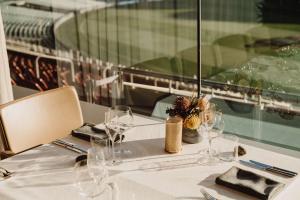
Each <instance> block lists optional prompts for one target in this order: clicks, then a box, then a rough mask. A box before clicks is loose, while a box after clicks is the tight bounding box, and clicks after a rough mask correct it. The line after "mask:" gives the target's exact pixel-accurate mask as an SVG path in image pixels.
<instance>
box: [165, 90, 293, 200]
mask: <svg viewBox="0 0 300 200" xmlns="http://www.w3.org/2000/svg"><path fill="white" fill-rule="evenodd" d="M167 113H168V114H169V118H168V119H167V121H166V144H165V150H166V151H167V152H169V153H180V152H181V151H182V149H183V148H185V147H186V146H182V142H181V140H182V141H184V142H185V143H189V144H193V145H197V144H199V145H202V146H203V145H204V146H206V148H204V149H203V150H202V151H200V152H199V154H198V155H197V160H194V161H193V162H194V163H198V165H199V166H204V167H205V166H207V167H211V168H216V169H217V168H220V171H219V172H220V173H218V174H211V176H209V177H208V182H206V181H204V180H205V179H206V178H205V179H204V180H203V181H204V182H203V183H205V184H204V185H205V186H201V185H202V184H201V182H200V186H201V193H202V195H203V197H204V198H205V199H207V200H217V199H223V198H224V199H227V197H230V196H235V197H237V196H239V192H241V193H243V194H244V195H242V196H245V197H243V198H242V197H241V198H242V199H253V198H254V199H273V198H274V197H275V196H276V195H277V194H278V193H280V192H281V191H282V190H283V189H284V188H285V186H286V185H285V183H281V182H280V181H276V180H282V179H291V178H294V177H295V176H297V173H296V172H293V171H290V170H286V169H282V168H279V167H276V166H271V165H269V164H266V163H263V162H259V161H256V160H254V159H257V158H256V157H257V156H255V157H253V158H252V157H250V156H253V155H248V152H247V151H248V149H247V148H245V146H247V145H242V144H240V143H239V137H238V136H237V135H233V134H228V133H223V132H224V129H225V120H224V117H223V113H222V111H221V110H218V108H217V105H215V104H213V103H211V102H210V96H203V97H200V98H196V97H190V98H189V97H177V98H176V100H175V102H174V106H173V107H172V108H169V109H168V110H167ZM246 158H252V160H251V159H250V160H246ZM187 164H191V163H187ZM222 166H224V167H222ZM260 171H263V172H268V173H269V174H268V173H260ZM261 174H263V175H261ZM274 177H275V180H274V179H273V178H274ZM205 187H212V188H213V190H217V191H221V192H220V194H223V195H225V196H223V195H221V196H222V197H220V195H218V194H216V193H215V192H214V195H211V194H210V193H209V192H207V190H206V189H205ZM222 191H226V192H225V193H224V192H222ZM231 191H232V192H231ZM214 196H215V197H214ZM226 196H227V197H226Z"/></svg>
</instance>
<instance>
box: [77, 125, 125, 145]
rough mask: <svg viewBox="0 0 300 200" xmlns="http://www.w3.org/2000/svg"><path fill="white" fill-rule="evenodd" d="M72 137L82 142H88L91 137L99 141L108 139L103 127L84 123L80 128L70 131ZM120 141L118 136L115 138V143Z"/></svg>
mask: <svg viewBox="0 0 300 200" xmlns="http://www.w3.org/2000/svg"><path fill="white" fill-rule="evenodd" d="M71 134H72V136H74V137H77V138H79V139H82V140H86V141H90V138H91V137H98V138H100V139H103V140H105V139H108V136H107V134H106V132H105V127H104V126H99V125H97V126H95V125H94V124H89V123H85V124H84V125H83V126H81V127H80V128H77V129H75V130H73V131H72V133H71ZM124 137H125V136H124V135H122V140H124ZM119 140H120V134H118V135H117V136H116V139H115V142H117V141H119Z"/></svg>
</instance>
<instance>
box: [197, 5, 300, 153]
mask: <svg viewBox="0 0 300 200" xmlns="http://www.w3.org/2000/svg"><path fill="white" fill-rule="evenodd" d="M299 8H300V4H299V3H298V2H297V1H277V0H250V1H242V0H227V1H222V0H202V2H201V18H202V20H201V51H202V62H201V66H202V70H201V71H202V74H201V79H202V88H201V90H202V91H203V92H204V93H210V94H213V95H214V97H215V98H214V99H215V101H217V102H218V104H219V105H222V109H223V110H224V111H225V113H226V131H228V132H232V133H236V134H239V135H241V136H243V137H247V138H254V139H257V140H260V141H263V142H268V143H271V144H275V145H279V146H284V147H287V148H291V149H298V150H299V148H300V143H299V141H300V135H299V127H300V123H299V119H300V118H299V114H300V112H299V111H300V110H299V96H300V82H299V78H298V77H299V76H300V59H299V58H300V57H299V55H300V48H299V41H300V40H299V39H300V37H299V36H300V26H299V19H300V18H299V14H298V9H299Z"/></svg>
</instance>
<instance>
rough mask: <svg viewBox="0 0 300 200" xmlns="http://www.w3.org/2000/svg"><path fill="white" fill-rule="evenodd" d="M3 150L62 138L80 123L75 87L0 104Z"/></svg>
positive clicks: (80, 115)
mask: <svg viewBox="0 0 300 200" xmlns="http://www.w3.org/2000/svg"><path fill="white" fill-rule="evenodd" d="M0 114H1V129H2V132H3V133H2V134H3V135H2V140H4V141H2V142H4V147H5V150H9V151H10V152H11V153H13V154H15V153H19V152H21V151H24V150H26V149H29V148H32V147H35V146H37V145H40V144H45V143H49V142H51V141H53V140H55V139H58V138H62V137H65V136H67V135H68V134H70V133H71V131H72V130H73V129H76V128H78V127H80V126H82V124H83V118H82V113H81V108H80V104H79V100H78V96H77V93H76V90H75V88H74V87H62V88H58V89H53V90H48V91H46V92H40V93H37V94H34V95H31V96H28V97H25V98H22V99H19V100H16V101H13V102H10V103H7V104H4V105H1V106H0Z"/></svg>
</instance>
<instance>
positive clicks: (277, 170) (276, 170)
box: [239, 160, 297, 178]
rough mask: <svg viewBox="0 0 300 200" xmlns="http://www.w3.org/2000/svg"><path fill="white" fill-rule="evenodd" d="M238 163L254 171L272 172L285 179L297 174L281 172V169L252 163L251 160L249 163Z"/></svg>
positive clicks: (242, 161) (241, 161)
mask: <svg viewBox="0 0 300 200" xmlns="http://www.w3.org/2000/svg"><path fill="white" fill-rule="evenodd" d="M239 162H240V163H241V164H243V165H246V166H248V167H253V168H255V169H259V170H263V171H268V172H272V173H274V174H279V175H281V176H285V177H288V178H292V177H294V176H296V175H297V173H295V172H291V171H287V170H283V169H280V168H275V167H272V166H270V165H266V164H263V163H259V162H256V161H252V160H251V161H244V160H240V161H239Z"/></svg>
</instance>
